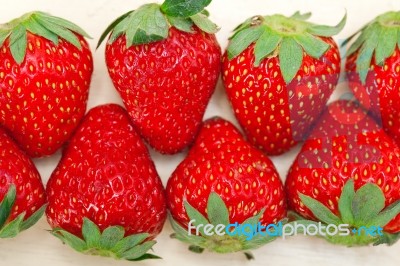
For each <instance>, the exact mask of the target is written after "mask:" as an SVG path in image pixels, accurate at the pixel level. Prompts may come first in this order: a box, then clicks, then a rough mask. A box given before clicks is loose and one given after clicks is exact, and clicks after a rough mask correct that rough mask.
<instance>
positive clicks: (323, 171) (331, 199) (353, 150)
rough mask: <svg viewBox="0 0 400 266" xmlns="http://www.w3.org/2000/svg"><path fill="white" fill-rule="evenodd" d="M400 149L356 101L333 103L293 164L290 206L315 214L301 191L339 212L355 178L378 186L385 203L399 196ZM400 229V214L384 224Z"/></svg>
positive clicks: (389, 229)
mask: <svg viewBox="0 0 400 266" xmlns="http://www.w3.org/2000/svg"><path fill="white" fill-rule="evenodd" d="M399 178H400V149H399V148H398V146H397V145H396V144H395V142H394V141H393V140H392V139H391V138H390V137H389V136H388V135H386V134H385V132H384V130H383V129H381V128H380V127H379V126H378V125H377V124H376V122H375V121H374V120H373V119H372V118H371V117H369V116H368V115H367V113H366V112H365V111H364V110H363V109H361V108H360V107H359V106H358V105H356V104H355V103H353V102H347V101H337V102H334V103H332V104H331V105H329V106H328V109H327V110H326V111H325V112H324V114H323V115H322V117H321V119H320V120H319V121H318V122H317V124H316V126H315V128H314V129H313V132H312V134H311V136H310V137H309V138H308V139H307V141H306V142H305V143H304V146H303V147H302V149H301V151H300V153H299V154H298V156H297V158H296V160H295V161H294V163H293V165H292V166H291V168H290V170H289V173H288V176H287V179H286V191H287V195H288V203H289V207H290V209H292V210H294V211H296V212H297V213H299V214H300V215H302V216H304V217H306V218H311V219H315V216H314V215H313V214H312V213H311V212H310V210H309V209H308V208H306V207H305V206H304V204H303V203H302V202H301V200H300V198H299V195H298V193H302V194H304V195H306V196H309V197H312V198H314V199H316V200H318V201H319V202H321V203H322V204H324V205H325V206H326V207H328V208H329V209H330V210H331V211H332V212H333V213H334V214H336V215H338V213H339V210H338V200H339V198H340V195H341V193H342V190H343V186H344V184H345V183H346V181H348V180H349V179H353V180H354V186H355V189H356V190H357V189H358V188H360V187H361V186H363V185H365V184H366V183H373V184H376V185H378V186H379V188H380V189H381V190H382V192H383V194H384V196H385V206H388V205H390V204H392V203H394V202H396V201H397V200H399V199H400V179H399ZM384 229H385V231H387V232H391V233H394V232H399V231H400V216H399V215H398V216H397V217H396V218H395V219H393V220H392V221H391V222H390V223H389V224H387V225H386V226H385V227H384Z"/></svg>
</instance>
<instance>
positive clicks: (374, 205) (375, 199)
mask: <svg viewBox="0 0 400 266" xmlns="http://www.w3.org/2000/svg"><path fill="white" fill-rule="evenodd" d="M384 207H385V196H384V195H383V192H382V190H381V189H380V188H379V187H378V186H377V185H375V184H371V183H369V184H365V185H364V186H362V187H361V188H359V189H358V190H357V192H356V194H355V195H354V199H353V202H352V204H351V210H352V213H353V216H354V225H355V226H357V227H360V226H365V225H367V224H368V223H369V222H370V221H371V219H373V218H375V217H376V216H377V215H378V213H379V212H380V211H381V210H382V209H383V208H384Z"/></svg>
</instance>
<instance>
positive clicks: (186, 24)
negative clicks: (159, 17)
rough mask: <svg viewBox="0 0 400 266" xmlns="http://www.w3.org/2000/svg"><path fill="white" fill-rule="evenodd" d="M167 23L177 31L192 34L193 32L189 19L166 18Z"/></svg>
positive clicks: (191, 22)
mask: <svg viewBox="0 0 400 266" xmlns="http://www.w3.org/2000/svg"><path fill="white" fill-rule="evenodd" d="M167 18H168V21H169V23H170V24H171V25H172V26H174V27H175V28H177V29H178V30H181V31H184V32H189V33H192V32H194V31H193V28H192V27H193V21H192V20H190V19H189V18H178V17H167Z"/></svg>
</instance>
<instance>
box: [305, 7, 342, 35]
mask: <svg viewBox="0 0 400 266" xmlns="http://www.w3.org/2000/svg"><path fill="white" fill-rule="evenodd" d="M346 21H347V13H346V14H345V15H344V17H343V18H342V20H341V21H340V22H339V24H337V25H336V26H333V27H332V26H325V25H313V26H311V27H310V28H309V29H308V33H311V34H312V35H317V36H322V37H331V36H333V35H336V34H338V33H339V32H341V31H342V30H343V28H344V26H345V25H346Z"/></svg>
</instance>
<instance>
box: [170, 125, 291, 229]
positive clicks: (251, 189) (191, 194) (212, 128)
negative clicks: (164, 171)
mask: <svg viewBox="0 0 400 266" xmlns="http://www.w3.org/2000/svg"><path fill="white" fill-rule="evenodd" d="M211 192H216V193H217V194H218V195H219V196H220V197H221V198H222V200H223V201H224V202H225V204H226V206H227V208H228V210H229V219H230V222H231V223H235V222H238V223H242V222H244V221H245V220H246V219H247V218H249V217H252V216H253V215H255V214H257V213H259V212H260V211H261V210H262V209H263V208H265V209H266V210H265V213H264V215H263V216H262V218H261V219H260V221H261V223H262V224H270V223H275V222H277V221H279V220H281V219H282V218H284V217H285V215H286V201H285V196H284V192H283V185H282V183H281V180H280V179H279V176H278V173H277V172H276V170H275V167H274V165H273V164H272V162H271V161H270V160H269V159H268V158H267V157H266V156H265V155H264V154H262V153H261V152H260V151H258V150H257V149H255V148H254V147H252V146H251V145H250V144H248V143H247V142H246V141H245V140H244V139H243V137H242V135H241V134H240V133H239V132H238V130H237V129H236V128H235V127H234V126H233V125H232V124H231V123H230V122H228V121H225V120H223V119H221V118H213V119H209V120H207V121H205V122H204V124H203V126H202V128H201V130H200V133H199V135H198V137H197V138H196V141H195V143H194V145H193V147H192V148H191V150H190V152H189V154H188V156H187V157H186V159H185V160H184V161H183V162H182V163H181V164H180V165H179V166H178V167H177V169H176V170H175V171H174V173H173V174H172V176H171V178H170V179H169V181H168V184H167V201H168V206H169V210H170V211H171V214H172V216H173V218H174V219H175V221H177V222H178V223H180V224H182V225H184V226H185V225H187V224H188V222H189V218H188V216H187V214H186V211H185V209H184V205H183V203H184V201H187V202H188V203H189V204H190V205H192V206H193V207H194V208H195V209H197V210H198V211H199V212H201V213H202V214H203V215H205V217H207V215H206V206H207V199H208V197H209V195H210V193H211Z"/></svg>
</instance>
